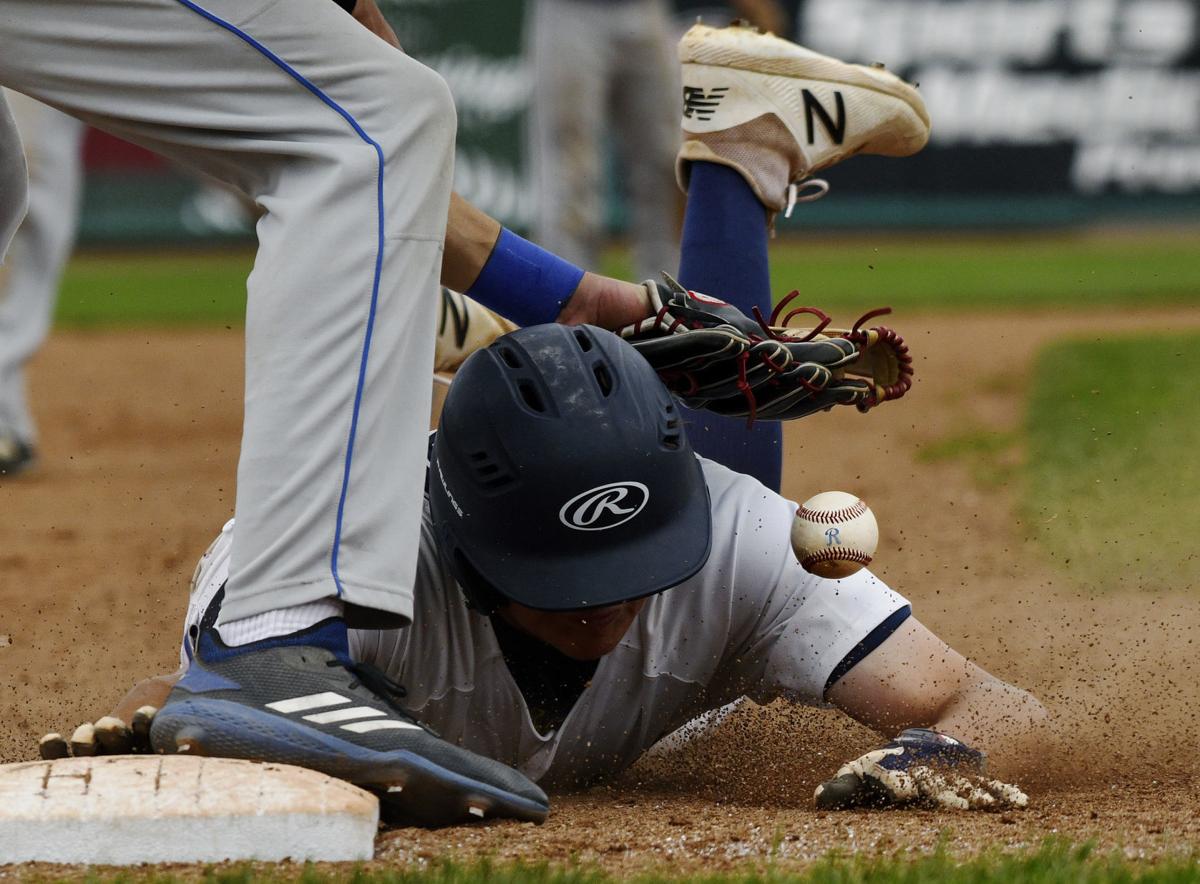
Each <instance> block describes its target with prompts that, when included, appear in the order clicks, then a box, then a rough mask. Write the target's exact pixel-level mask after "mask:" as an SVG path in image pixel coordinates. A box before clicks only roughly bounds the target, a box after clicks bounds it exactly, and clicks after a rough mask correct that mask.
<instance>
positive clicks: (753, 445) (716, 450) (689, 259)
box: [679, 163, 783, 491]
mask: <svg viewBox="0 0 1200 884" xmlns="http://www.w3.org/2000/svg"><path fill="white" fill-rule="evenodd" d="M681 251H682V255H681V258H680V262H679V281H680V282H681V283H682V284H683V285H684V286H685V287H686V288H689V289H692V290H693V291H697V292H703V293H704V294H707V295H712V296H713V297H716V298H720V299H721V300H723V301H726V302H728V303H730V304H733V305H734V306H736V307H737V308H738V309H740V310H742V311H743V312H744V313H745V314H746V315H747V316H751V315H753V314H752V312H751V311H752V309H753V308H754V307H758V309H759V310H761V311H762V312H763V315H764V316H769V315H770V314H771V273H770V264H769V263H768V261H767V216H766V209H765V208H764V207H763V204H762V203H760V202H759V201H758V197H756V196H755V195H754V191H752V190H751V189H750V185H748V184H747V183H746V182H745V179H743V178H742V176H741V175H740V174H739V173H738V172H736V171H734V170H733V169H730V168H729V167H728V166H721V165H717V164H715V163H693V164H692V169H691V182H690V184H689V187H688V201H687V210H686V212H685V214H684V220H683V244H682V249H681ZM688 417H689V420H688V438H689V439H691V442H692V447H693V448H695V449H696V451H697V452H699V453H700V454H701V455H703V456H704V457H707V458H709V459H711V460H715V461H717V462H718V463H722V464H724V465H725V466H727V467H729V468H730V469H732V470H737V471H738V472H741V473H747V474H749V475H751V476H754V478H756V479H758V480H759V481H760V482H762V483H763V484H764V485H766V486H767V487H768V488H770V489H772V490H774V491H778V490H779V483H780V476H781V473H782V469H783V428H782V427H781V426H780V425H779V423H778V422H773V423H768V422H765V421H764V422H762V423H756V424H755V425H754V426H753V427H752V428H750V429H747V428H746V421H745V419H744V418H728V417H720V416H719V415H715V414H712V413H710V412H706V411H689V412H688Z"/></svg>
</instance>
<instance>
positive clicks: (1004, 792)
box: [814, 728, 1029, 810]
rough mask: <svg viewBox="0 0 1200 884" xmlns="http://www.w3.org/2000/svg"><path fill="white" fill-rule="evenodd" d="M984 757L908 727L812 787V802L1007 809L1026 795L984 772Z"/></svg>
mask: <svg viewBox="0 0 1200 884" xmlns="http://www.w3.org/2000/svg"><path fill="white" fill-rule="evenodd" d="M985 760H986V759H985V756H984V754H983V753H982V752H980V751H978V750H976V749H972V748H970V747H969V746H967V745H965V744H963V743H960V742H959V741H958V740H956V739H954V738H953V737H948V736H946V735H945V734H939V733H937V732H935V731H931V730H926V729H925V728H909V729H908V730H906V731H904V732H902V733H901V734H900V736H898V737H896V739H894V740H892V741H891V742H890V743H888V744H887V745H886V746H882V747H880V748H878V749H875V750H873V751H871V752H868V753H867V754H866V755H863V756H862V757H861V758H856V759H854V761H851V762H850V763H849V764H846V765H843V766H842V768H841V769H840V770H839V771H838V772H837V776H835V777H834V778H833V779H832V780H829V781H827V782H825V783H822V784H821V785H820V786H817V791H816V794H815V795H814V798H815V799H816V803H817V807H818V808H819V809H821V810H846V809H849V808H852V807H906V806H914V805H916V806H926V807H944V808H950V809H953V810H1012V809H1014V808H1019V807H1025V806H1026V805H1027V804H1028V803H1029V797H1028V796H1027V795H1026V794H1025V793H1024V792H1022V791H1021V790H1020V789H1019V788H1017V787H1016V786H1013V785H1011V784H1009V783H1002V782H1000V781H999V780H992V779H988V778H987V777H985V776H984V775H983V773H984V765H985Z"/></svg>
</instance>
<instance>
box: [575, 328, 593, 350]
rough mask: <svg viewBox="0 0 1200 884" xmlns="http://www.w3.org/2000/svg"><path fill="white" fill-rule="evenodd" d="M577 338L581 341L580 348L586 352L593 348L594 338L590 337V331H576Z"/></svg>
mask: <svg viewBox="0 0 1200 884" xmlns="http://www.w3.org/2000/svg"><path fill="white" fill-rule="evenodd" d="M575 340H576V341H578V342H579V349H580V350H582V351H583V352H584V353H586V352H587V351H588V350H590V349H592V339H591V338H589V337H588V333H587V332H585V331H583V330H582V329H577V330H576V331H575Z"/></svg>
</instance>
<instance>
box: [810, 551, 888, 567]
mask: <svg viewBox="0 0 1200 884" xmlns="http://www.w3.org/2000/svg"><path fill="white" fill-rule="evenodd" d="M821 562H859V563H860V564H863V565H869V564H871V557H870V556H869V555H867V554H866V553H865V552H862V551H861V550H857V549H823V550H821V551H820V552H815V553H811V554H810V555H807V556H805V557H804V558H803V559H801V560H800V564H801V566H802V567H804V568H806V569H807V568H808V566H809V565H818V564H820V563H821Z"/></svg>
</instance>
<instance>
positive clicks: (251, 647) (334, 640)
mask: <svg viewBox="0 0 1200 884" xmlns="http://www.w3.org/2000/svg"><path fill="white" fill-rule="evenodd" d="M196 645H197V647H198V649H199V653H200V659H201V660H204V661H206V662H208V663H215V662H217V661H220V660H228V659H229V658H230V657H236V656H238V655H239V654H245V653H247V652H249V651H265V650H267V649H268V648H284V647H290V646H297V645H298V646H304V647H317V648H324V649H325V650H327V651H332V652H333V655H334V656H335V657H336V658H337V659H338V660H341V661H342V662H343V663H349V662H350V636H349V634H348V632H347V630H346V621H344V620H343V619H342V618H341V617H330V618H329V619H328V620H322V621H321V622H320V623H315V624H313V625H312V626H310V627H308V628H307V629H302V630H300V631H299V632H293V633H290V634H288V635H277V636H273V637H272V638H265V639H262V640H261V641H256V642H249V643H247V644H244V645H236V646H234V647H230V646H229V645H227V644H225V642H223V641H222V640H221V636H220V634H219V633H218V632H217V630H216V628H215V627H213V628H210V629H204V630H201V631H200V634H199V636H197V639H196Z"/></svg>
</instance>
